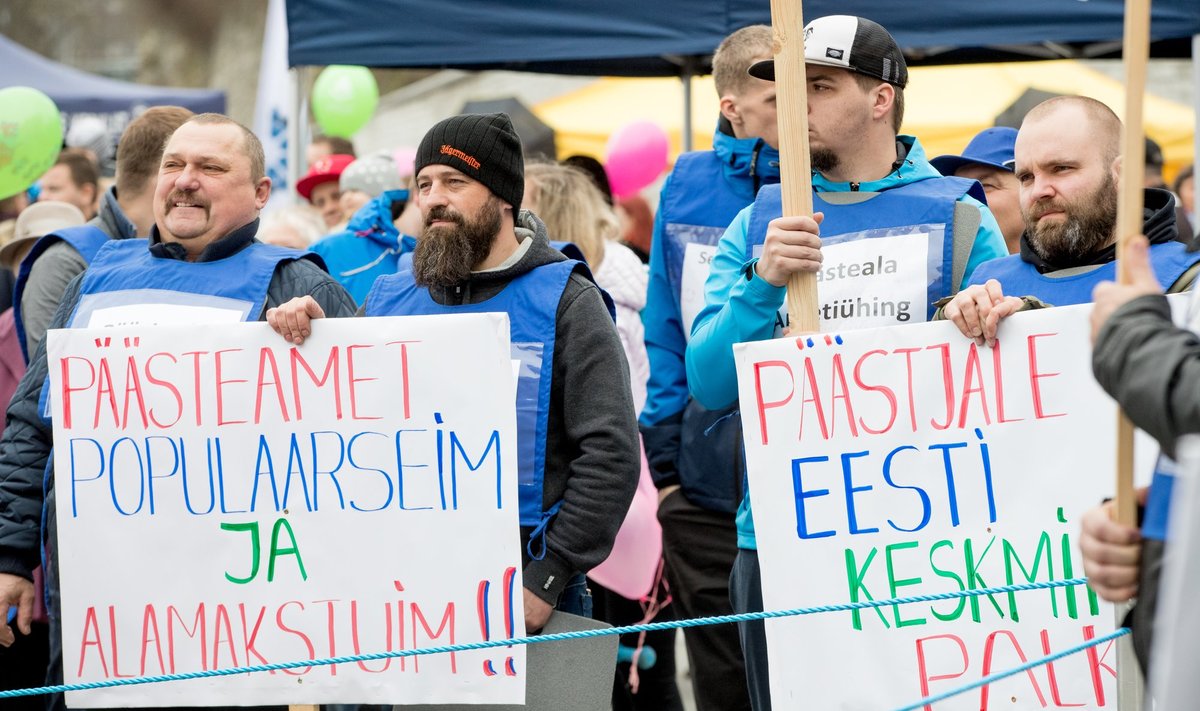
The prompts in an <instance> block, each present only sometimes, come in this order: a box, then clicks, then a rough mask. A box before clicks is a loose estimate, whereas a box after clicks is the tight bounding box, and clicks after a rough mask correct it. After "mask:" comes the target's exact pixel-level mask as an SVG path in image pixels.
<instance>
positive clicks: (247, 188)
mask: <svg viewBox="0 0 1200 711" xmlns="http://www.w3.org/2000/svg"><path fill="white" fill-rule="evenodd" d="M263 165H264V159H263V149H262V144H261V143H259V140H258V138H257V137H256V136H255V135H254V134H253V133H252V132H250V130H249V129H247V128H245V127H244V126H242V125H241V124H238V123H236V122H235V121H233V120H232V119H230V118H228V117H226V116H222V115H220V114H201V115H199V116H194V117H192V118H191V119H189V120H188V121H187V122H186V123H184V124H183V125H182V126H180V127H179V128H178V129H177V130H176V131H175V132H174V133H173V134H172V136H171V139H170V140H169V141H168V142H167V145H166V148H165V149H164V150H163V157H162V163H161V166H160V169H159V172H158V182H157V185H156V187H155V192H154V219H155V226H154V227H153V228H152V230H151V235H150V239H149V240H146V239H122V240H111V241H108V242H106V243H105V244H104V246H103V247H101V248H100V250H99V251H98V252H97V253H96V256H95V258H94V259H93V260H92V263H91V265H90V266H89V267H88V269H87V271H85V272H84V273H83V274H82V275H80V276H79V277H77V278H76V279H75V280H74V281H72V282H71V284H70V285H69V286H68V287H67V290H66V293H65V294H64V296H63V300H62V304H61V305H60V306H59V309H58V312H57V313H56V314H55V316H54V319H53V321H52V322H51V324H50V328H51V329H54V328H71V327H80V328H83V327H100V326H105V325H111V324H112V322H114V321H120V322H122V323H127V324H128V323H141V324H152V323H155V322H157V321H158V320H159V319H161V318H163V315H164V314H168V313H169V314H170V317H171V319H172V321H173V322H178V323H186V324H197V323H206V322H207V323H214V322H218V323H231V322H238V321H251V320H259V319H261V318H263V316H264V315H265V312H266V310H267V308H268V307H273V306H276V305H278V304H281V303H284V302H286V301H288V300H290V299H292V298H294V297H297V296H301V295H311V296H312V298H314V299H315V300H316V302H317V303H319V304H321V306H322V308H323V309H325V310H326V311H328V312H329V313H332V314H337V315H350V314H352V313H353V312H354V301H353V299H351V298H350V295H349V294H347V293H346V291H345V290H344V289H342V287H341V286H340V285H338V284H337V282H335V281H334V280H333V279H332V278H331V277H330V276H329V275H328V274H326V273H325V272H324V271H323V269H322V265H321V263H320V260H319V259H318V258H314V256H313V255H308V254H305V253H303V252H297V251H295V250H290V249H285V248H282V247H275V246H271V245H265V244H262V243H261V242H258V241H257V240H255V238H254V235H255V232H256V231H257V229H258V213H259V210H261V209H262V207H263V205H265V204H266V202H267V198H268V197H269V196H270V194H271V180H270V178H267V177H265V174H264V170H263ZM46 375H47V359H46V347H45V342H44V341H43V342H42V343H41V344H40V345H39V346H38V348H37V350H36V351H35V352H34V353H33V354H31V360H30V365H29V370H28V371H27V372H26V374H25V376H24V378H22V380H21V384H20V385H19V386H18V389H17V392H16V394H15V395H14V396H13V400H12V403H11V404H10V405H9V410H8V427H7V429H5V430H4V436H3V439H2V440H0V644H8V643H11V640H12V632H11V630H10V628H9V626H8V625H7V624H5V623H4V622H5V619H6V614H5V613H6V612H7V611H8V608H9V607H10V606H15V607H16V608H17V617H16V627H17V629H19V630H20V631H22V632H24V633H26V634H28V632H29V624H30V617H31V615H32V607H33V584H32V582H31V580H32V574H33V569H34V568H35V567H36V566H37V564H38V561H39V551H40V547H41V545H42V543H43V539H42V534H41V532H42V531H45V535H46V541H49V542H53V541H54V540H55V535H56V534H55V531H56V520H55V506H54V475H53V474H54V473H53V470H52V469H51V470H50V471H49V473H48V474H47V464H48V463H49V462H50V452H51V447H52V445H53V441H52V436H53V430H52V428H51V425H50V423H49V422H48V421H46V420H44V419H43V417H42V409H41V408H40V407H39V401H40V398H41V395H42V390H43V387H48V385H47V384H48V383H49V380H48V379H47V377H46ZM43 475H46V479H45V481H46V490H45V492H44V493H43ZM43 511H44V512H45V515H46V520H45V521H43V520H42V516H43ZM46 550H47V551H48V553H49V554H48V565H47V576H46V586H47V589H48V592H49V603H50V604H49V606H48V611H49V613H50V637H51V639H50V642H51V667H50V670H49V674H48V678H49V680H50V682H51V683H61V679H62V666H61V665H62V647H61V640H62V637H61V626H60V620H59V617H58V559H57V555H56V550H55V547H54V546H53V545H48V546H47V547H46ZM49 698H50V701H49V703H48V707H50V708H56V709H57V708H63V700H62V696H61V695H56V696H53V697H49Z"/></svg>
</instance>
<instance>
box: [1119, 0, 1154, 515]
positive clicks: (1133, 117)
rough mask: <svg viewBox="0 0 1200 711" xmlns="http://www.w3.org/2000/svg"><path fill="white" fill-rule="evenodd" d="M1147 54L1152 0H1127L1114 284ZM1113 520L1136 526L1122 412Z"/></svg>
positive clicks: (1123, 273) (1127, 231)
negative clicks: (1122, 128) (1123, 103)
mask: <svg viewBox="0 0 1200 711" xmlns="http://www.w3.org/2000/svg"><path fill="white" fill-rule="evenodd" d="M1149 54H1150V0H1125V46H1124V51H1123V55H1124V60H1125V129H1124V131H1123V132H1122V134H1121V181H1120V188H1119V192H1118V194H1117V282H1118V283H1120V284H1128V283H1129V274H1128V273H1127V270H1126V269H1125V260H1124V259H1123V257H1124V254H1125V247H1126V245H1127V244H1128V243H1129V240H1130V238H1132V237H1134V236H1136V235H1139V234H1141V232H1142V208H1143V200H1142V197H1143V196H1142V187H1143V185H1144V184H1145V182H1146V141H1145V133H1144V130H1145V129H1144V121H1143V118H1142V116H1143V98H1144V95H1145V89H1146V63H1147V57H1148V56H1149ZM1114 508H1115V510H1116V520H1117V522H1118V523H1123V524H1125V525H1127V526H1134V525H1136V524H1137V497H1136V494H1135V493H1134V490H1133V425H1132V424H1131V423H1130V422H1129V418H1127V417H1125V414H1124V413H1121V414H1119V415H1118V422H1117V488H1116V506H1115V507H1114Z"/></svg>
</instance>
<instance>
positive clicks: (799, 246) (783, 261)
mask: <svg viewBox="0 0 1200 711" xmlns="http://www.w3.org/2000/svg"><path fill="white" fill-rule="evenodd" d="M823 219H825V215H824V214H822V213H820V212H818V213H817V214H815V215H813V216H812V217H808V216H807V215H797V216H795V217H788V216H786V215H785V216H784V217H777V218H775V219H774V220H771V222H770V224H769V225H768V226H767V236H766V239H764V240H763V249H762V256H761V257H759V259H758V264H756V265H755V266H754V271H755V272H757V273H758V276H760V277H762V279H763V280H765V281H766V282H767V283H768V284H771V285H772V286H787V284H788V280H789V279H791V277H792V275H793V274H802V273H805V272H815V271H817V270H818V269H820V268H821V237H820V233H821V228H820V224H821V221H822V220H823Z"/></svg>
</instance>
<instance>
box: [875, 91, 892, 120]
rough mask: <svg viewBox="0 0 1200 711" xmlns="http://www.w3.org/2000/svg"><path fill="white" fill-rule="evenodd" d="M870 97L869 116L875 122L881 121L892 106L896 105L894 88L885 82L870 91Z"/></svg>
mask: <svg viewBox="0 0 1200 711" xmlns="http://www.w3.org/2000/svg"><path fill="white" fill-rule="evenodd" d="M871 96H872V102H871V116H872V117H873V118H874V119H875V120H877V121H878V120H881V119H883V118H884V117H886V116H887V115H888V114H889V113H890V112H891V110H892V104H894V103H896V87H894V86H892V85H891V84H889V83H887V82H880V83H879V85H878V86H876V87H875V88H874V89H872V90H871Z"/></svg>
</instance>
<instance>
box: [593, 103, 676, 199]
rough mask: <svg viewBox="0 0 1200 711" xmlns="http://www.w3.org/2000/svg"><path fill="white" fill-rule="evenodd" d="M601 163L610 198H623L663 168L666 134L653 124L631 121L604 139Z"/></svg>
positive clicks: (666, 150)
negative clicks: (609, 188) (604, 160)
mask: <svg viewBox="0 0 1200 711" xmlns="http://www.w3.org/2000/svg"><path fill="white" fill-rule="evenodd" d="M607 153H608V160H607V161H606V162H605V164H604V168H605V171H606V172H607V173H608V182H609V183H610V184H611V185H612V191H613V195H615V196H616V197H618V198H626V197H629V196H631V195H634V194H636V193H637V192H638V191H639V190H641V189H642V188H644V187H646V186H647V185H649V184H650V183H653V182H654V181H655V180H656V179H657V178H658V176H659V175H662V172H663V170H665V169H666V167H667V153H668V144H667V134H666V133H665V132H664V131H663V130H662V129H661V128H659V126H658V124H656V123H654V122H653V121H634V122H633V123H627V124H625V125H624V126H622V127H621V128H619V129H617V131H616V132H615V133H613V134H612V135H611V136H609V138H608V151H607Z"/></svg>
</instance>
